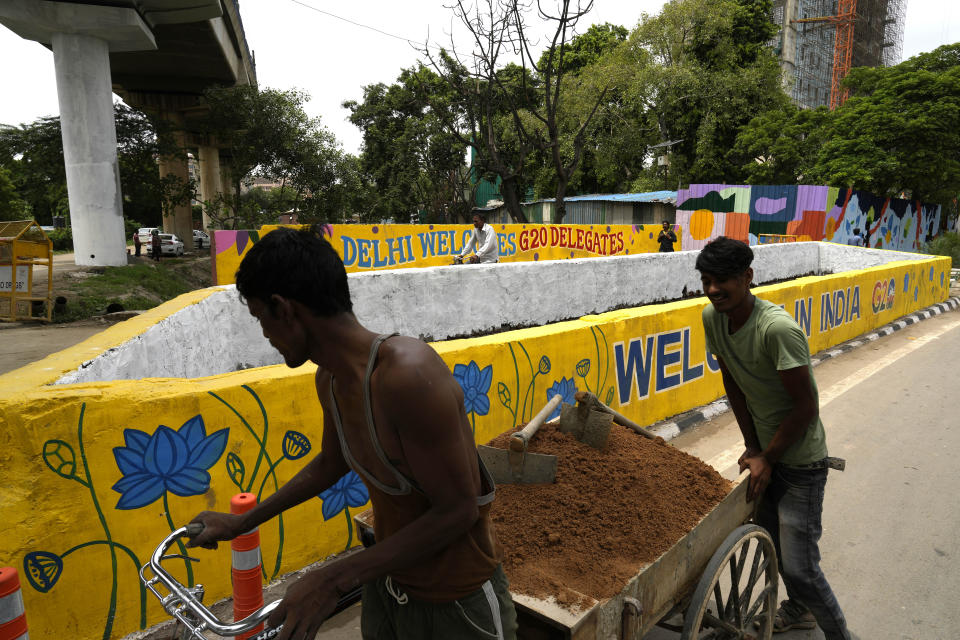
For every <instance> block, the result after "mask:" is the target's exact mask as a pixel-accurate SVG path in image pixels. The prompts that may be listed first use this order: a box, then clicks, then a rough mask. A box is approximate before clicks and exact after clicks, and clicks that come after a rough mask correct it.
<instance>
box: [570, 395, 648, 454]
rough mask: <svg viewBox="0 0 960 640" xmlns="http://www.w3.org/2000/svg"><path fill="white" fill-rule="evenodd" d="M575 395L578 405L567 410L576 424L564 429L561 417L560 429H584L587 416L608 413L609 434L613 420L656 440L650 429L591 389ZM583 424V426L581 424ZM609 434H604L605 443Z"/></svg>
mask: <svg viewBox="0 0 960 640" xmlns="http://www.w3.org/2000/svg"><path fill="white" fill-rule="evenodd" d="M574 397H575V398H576V399H577V406H576V408H574V407H570V411H569V412H567V413H568V414H569V418H568V419H569V420H570V423H571V424H572V425H574V426H573V427H571V428H570V429H564V426H565V425H564V420H563V418H562V417H561V419H560V430H561V431H564V430H574V429H575V427H576V426H580V428H581V429H583V428H584V427H586V426H587V422H586V420H587V417H586V416H588V415H589V416H590V418H591V419H599V416H598V415H597V414H600V415H603V414H606V415H608V416H610V418H609V420H608V421H607V423H606V424H607V434H608V433H609V424H610V421H612V422H615V423H616V424H619V425H621V426H624V427H628V428H630V429H633V430H634V431H635V432H637V433H639V434H640V435H642V436H643V437H644V438H649V439H651V440H656V438H657V436H655V435H654V434H653V433H651V432H650V431H648V430H647V429H644V428H643V427H641V426H640V425H638V424H637V423H636V422H634V421H633V420H631V419H630V418H628V417H626V416H625V415H623V414H622V413H619V412H617V411H615V410H613V409H611V408H610V407H608V406H607V405H606V404H604V403H603V402H601V401H600V398H598V397H597V396H595V395H594V394H593V393H591V392H589V391H577V392H576V393H575V394H574ZM565 408H566V407H565ZM601 421H602V420H601ZM581 425H582V426H581ZM607 434H604V438H603V442H604V443H606V435H607ZM581 439H582V438H581ZM584 441H586V440H584ZM588 444H589V443H588ZM593 446H596V445H593ZM601 446H602V445H601ZM597 448H600V447H597Z"/></svg>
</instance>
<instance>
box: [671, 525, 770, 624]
mask: <svg viewBox="0 0 960 640" xmlns="http://www.w3.org/2000/svg"><path fill="white" fill-rule="evenodd" d="M776 610H777V554H776V551H775V550H774V548H773V540H772V539H771V538H770V534H768V533H767V532H766V531H765V530H764V529H763V528H762V527H758V526H757V525H755V524H747V525H743V526H741V527H738V528H737V529H735V530H734V531H733V533H731V534H730V535H729V536H727V539H726V540H724V541H723V544H721V545H720V547H719V548H718V549H717V551H716V553H714V554H713V557H712V558H711V559H710V563H709V564H708V565H707V568H706V570H705V571H704V572H703V576H702V577H701V578H700V582H699V583H698V584H697V588H696V590H695V591H694V592H693V597H692V599H691V601H690V606H689V607H688V608H687V613H686V615H684V622H683V633H682V635H681V636H680V637H681V640H770V637H771V635H772V634H773V617H774V615H775V614H776Z"/></svg>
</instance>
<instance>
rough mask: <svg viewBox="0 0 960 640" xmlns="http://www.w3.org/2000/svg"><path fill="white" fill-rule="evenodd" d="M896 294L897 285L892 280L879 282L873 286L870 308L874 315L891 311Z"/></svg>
mask: <svg viewBox="0 0 960 640" xmlns="http://www.w3.org/2000/svg"><path fill="white" fill-rule="evenodd" d="M896 292H897V283H896V281H895V280H894V279H893V278H890V280H881V281H880V282H878V283H876V284H875V285H873V300H872V302H871V306H872V307H873V312H874V313H880V312H881V311H886V310H887V309H893V298H894V295H895V294H896Z"/></svg>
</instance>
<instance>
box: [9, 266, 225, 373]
mask: <svg viewBox="0 0 960 640" xmlns="http://www.w3.org/2000/svg"><path fill="white" fill-rule="evenodd" d="M130 253H131V254H132V253H133V249H132V248H131V249H130ZM129 262H130V264H139V263H143V264H149V263H151V262H152V261H151V260H150V258H148V257H146V256H141V257H140V258H137V257H134V256H133V255H131V256H130V257H129ZM167 264H173V263H170V262H168V263H167ZM176 269H177V271H178V272H180V273H182V274H184V275H185V277H186V279H187V280H188V281H189V282H190V283H191V284H192V285H193V286H194V287H195V288H197V289H200V288H203V287H208V286H211V285H212V283H213V279H212V278H213V276H212V271H211V267H210V256H209V254H208V253H206V252H204V253H202V254H187V255H186V256H184V257H183V258H180V259H178V262H177V263H176ZM98 271H102V267H81V266H77V265H76V264H75V263H74V256H73V254H72V253H64V254H58V255H55V256H54V257H53V296H54V298H56V297H57V296H63V297H65V298H67V301H68V302H67V304H68V305H69V304H71V303H75V302H76V301H77V300H78V298H79V296H80V295H81V294H80V292H79V286H78V285H79V283H80V282H82V281H83V279H85V278H89V277H91V276H93V275H95V274H96V273H98ZM46 286H47V272H46V270H37V271H36V272H35V273H34V281H33V287H34V290H41V291H42V290H45V289H46ZM129 295H139V296H140V297H141V298H143V297H146V298H151V299H155V304H159V303H160V302H162V300H161V299H160V297H159V296H156V295H153V294H151V293H150V292H147V291H142V290H141V291H131V292H130V293H129ZM121 297H122V296H121ZM114 322H116V320H107V319H103V318H92V319H85V320H78V321H76V322H69V323H51V324H47V323H42V322H32V321H29V322H28V321H24V322H3V321H0V374H4V373H7V372H10V371H13V370H14V369H19V368H20V367H23V366H25V365H28V364H30V363H31V362H35V361H37V360H40V359H42V358H44V357H46V356H48V355H50V354H51V353H56V352H57V351H62V350H64V349H66V348H68V347H71V346H73V345H75V344H77V343H79V342H82V341H84V340H86V339H87V338H89V337H90V336H92V335H94V334H96V333H99V332H101V331H103V330H104V329H106V328H107V327H109V326H110V325H111V324H113V323H114Z"/></svg>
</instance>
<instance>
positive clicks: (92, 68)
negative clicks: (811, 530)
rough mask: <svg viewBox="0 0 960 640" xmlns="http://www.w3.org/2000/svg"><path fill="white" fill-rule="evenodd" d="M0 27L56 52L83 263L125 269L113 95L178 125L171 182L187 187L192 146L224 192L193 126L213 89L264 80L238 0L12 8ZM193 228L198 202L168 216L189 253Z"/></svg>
mask: <svg viewBox="0 0 960 640" xmlns="http://www.w3.org/2000/svg"><path fill="white" fill-rule="evenodd" d="M0 24H2V25H4V26H6V27H7V28H9V29H10V30H12V31H13V32H14V33H16V34H18V35H19V36H21V37H23V38H26V39H29V40H35V41H37V42H40V43H42V44H45V45H47V46H48V47H50V48H51V49H52V50H53V54H54V67H55V70H56V78H57V93H58V97H59V102H60V118H61V126H62V130H63V146H64V160H65V164H66V174H67V190H68V195H69V200H70V218H71V224H72V226H73V238H74V249H75V256H76V258H75V259H76V262H77V264H82V265H122V264H126V240H127V239H126V237H125V234H124V228H123V209H122V194H121V192H120V179H119V171H118V166H117V151H116V146H117V144H116V130H115V127H114V122H113V99H112V93H113V92H116V93H117V94H118V95H120V96H121V97H122V98H123V99H124V100H125V101H126V102H127V103H128V104H130V105H131V106H133V107H136V108H139V109H142V110H144V111H148V112H151V113H153V114H154V115H157V116H159V117H161V118H163V119H165V120H167V121H169V122H171V123H172V124H173V125H174V128H175V130H176V131H177V132H178V139H179V142H180V146H181V147H183V149H184V151H183V154H182V155H181V156H178V157H176V158H162V159H161V161H160V173H161V175H162V176H165V175H168V174H173V175H176V176H179V177H180V178H181V179H183V180H186V179H188V172H187V158H186V150H187V149H188V148H193V149H196V150H197V151H198V154H197V156H198V158H199V160H200V170H201V187H202V194H203V196H204V197H205V198H207V199H209V198H211V197H212V196H213V194H215V193H217V192H218V191H219V190H220V182H221V176H220V170H219V164H220V163H219V152H218V150H217V148H216V147H215V146H214V145H212V144H209V141H207V140H204V139H202V138H201V137H199V136H197V135H195V134H190V130H191V129H193V128H194V127H191V126H190V124H189V122H190V120H191V117H194V116H196V115H198V114H201V113H202V112H203V110H204V105H203V91H204V89H206V88H207V87H209V86H211V85H222V86H235V85H240V84H250V83H255V82H256V74H255V69H254V63H253V57H252V56H251V54H250V50H249V47H248V46H247V41H246V37H245V36H244V32H243V24H242V22H241V19H240V7H239V3H238V2H237V0H63V1H49V0H43V1H39V2H38V1H37V0H3V2H0ZM10 89H11V90H16V88H15V87H11V88H10ZM192 228H193V225H192V223H191V215H190V203H189V202H187V203H183V204H182V205H180V206H178V207H176V209H175V210H174V211H173V213H172V215H169V216H165V218H164V230H165V231H168V232H171V233H176V234H177V235H178V236H180V237H181V239H183V240H184V243H185V244H186V245H187V246H188V247H192V240H191V238H192Z"/></svg>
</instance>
